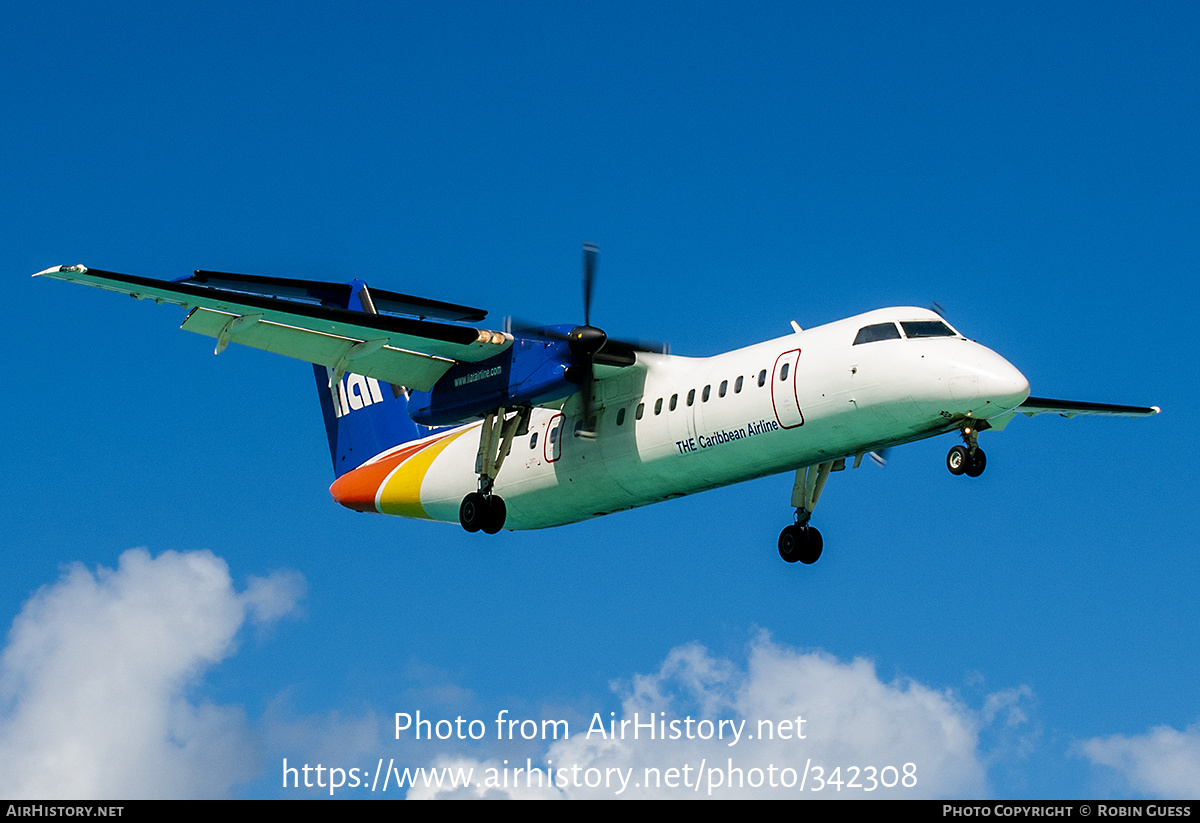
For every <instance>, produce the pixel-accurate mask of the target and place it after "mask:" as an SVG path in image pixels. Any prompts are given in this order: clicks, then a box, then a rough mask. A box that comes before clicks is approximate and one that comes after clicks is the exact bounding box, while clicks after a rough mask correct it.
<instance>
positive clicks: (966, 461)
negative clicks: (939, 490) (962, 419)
mask: <svg viewBox="0 0 1200 823" xmlns="http://www.w3.org/2000/svg"><path fill="white" fill-rule="evenodd" d="M982 425H983V427H984V428H987V425H986V423H985V424H982ZM962 439H963V445H961V446H954V447H953V448H951V449H950V451H949V452H948V453H947V454H946V468H947V469H949V470H950V473H951V474H953V475H956V476H957V475H960V474H965V475H966V476H967V477H978V476H979V475H981V474H983V470H984V469H985V468H986V467H987V455H986V454H984V453H983V449H981V448H979V427H978V426H974V427H973V426H964V427H963V430H962Z"/></svg>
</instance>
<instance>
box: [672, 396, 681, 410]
mask: <svg viewBox="0 0 1200 823" xmlns="http://www.w3.org/2000/svg"><path fill="white" fill-rule="evenodd" d="M677 405H679V395H677V394H673V395H671V411H675V407H676V406H677Z"/></svg>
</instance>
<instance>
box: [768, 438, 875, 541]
mask: <svg viewBox="0 0 1200 823" xmlns="http://www.w3.org/2000/svg"><path fill="white" fill-rule="evenodd" d="M859 457H860V459H861V455H859ZM844 468H846V461H845V459H844V458H841V459H838V460H830V461H828V462H825V463H821V464H820V465H817V466H809V467H808V468H805V469H797V470H796V482H795V483H793V484H792V505H793V506H795V507H796V522H795V523H793V524H792V525H790V526H787V527H785V528H784V530H783V531H781V532H780V533H779V556H780V557H782V558H783V559H784V560H786V561H787V562H788V563H795V562H797V561H799V562H800V563H804V564H805V565H811V564H813V563H816V562H817V560H819V559H820V557H821V550H822V549H823V548H824V545H825V541H824V540H823V539H822V538H821V533H820V532H819V531H817V528H816V527H815V526H810V525H808V521H809V519H810V518H811V517H812V513H813V509H815V508H816V507H817V501H818V500H820V499H821V490H822V489H824V488H825V481H826V480H827V479H828V478H829V473H830V472H831V471H839V470H841V469H844Z"/></svg>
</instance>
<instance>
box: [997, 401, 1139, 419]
mask: <svg viewBox="0 0 1200 823" xmlns="http://www.w3.org/2000/svg"><path fill="white" fill-rule="evenodd" d="M1014 411H1017V412H1019V413H1020V414H1023V415H1025V416H1026V417H1033V416H1034V415H1037V414H1059V415H1062V416H1063V417H1074V416H1075V415H1077V414H1099V415H1108V416H1110V417H1149V416H1150V415H1152V414H1158V413H1159V412H1160V411H1162V409H1160V408H1159V407H1158V406H1118V405H1116V404H1114V403H1083V402H1080V401H1078V400H1051V399H1049V398H1047V397H1028V398H1026V399H1025V402H1024V403H1022V404H1021V405H1019V406H1017V408H1016V409H1015V410H1014Z"/></svg>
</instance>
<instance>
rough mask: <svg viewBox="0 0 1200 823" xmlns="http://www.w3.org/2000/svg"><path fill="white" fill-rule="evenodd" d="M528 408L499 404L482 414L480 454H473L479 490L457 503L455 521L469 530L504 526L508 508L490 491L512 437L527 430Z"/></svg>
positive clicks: (488, 531) (490, 531)
mask: <svg viewBox="0 0 1200 823" xmlns="http://www.w3.org/2000/svg"><path fill="white" fill-rule="evenodd" d="M530 413H531V410H530V409H528V408H517V409H506V408H500V409H497V410H496V411H494V412H489V413H488V414H487V416H485V417H484V418H483V427H482V428H481V429H480V431H479V455H478V456H477V457H476V458H475V471H476V472H478V473H479V491H475V492H471V493H470V494H468V495H467V496H466V497H464V498H463V501H462V505H460V506H459V507H458V522H459V523H461V524H462V527H463V528H464V529H466V530H467V531H469V532H479V531H481V532H483V533H484V534H495V533H496V532H498V531H500V530H501V529H502V528H504V520H505V518H506V517H507V515H508V508H507V507H506V506H505V505H504V499H503V498H501V497H500V495H498V494H492V487H493V486H494V485H495V484H496V475H497V474H499V473H500V467H501V466H503V465H504V458H505V457H507V456H508V452H509V450H510V449H511V448H512V441H513V437H515V436H517V435H522V436H524V435H525V434H527V433H528V431H529V415H530Z"/></svg>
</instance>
